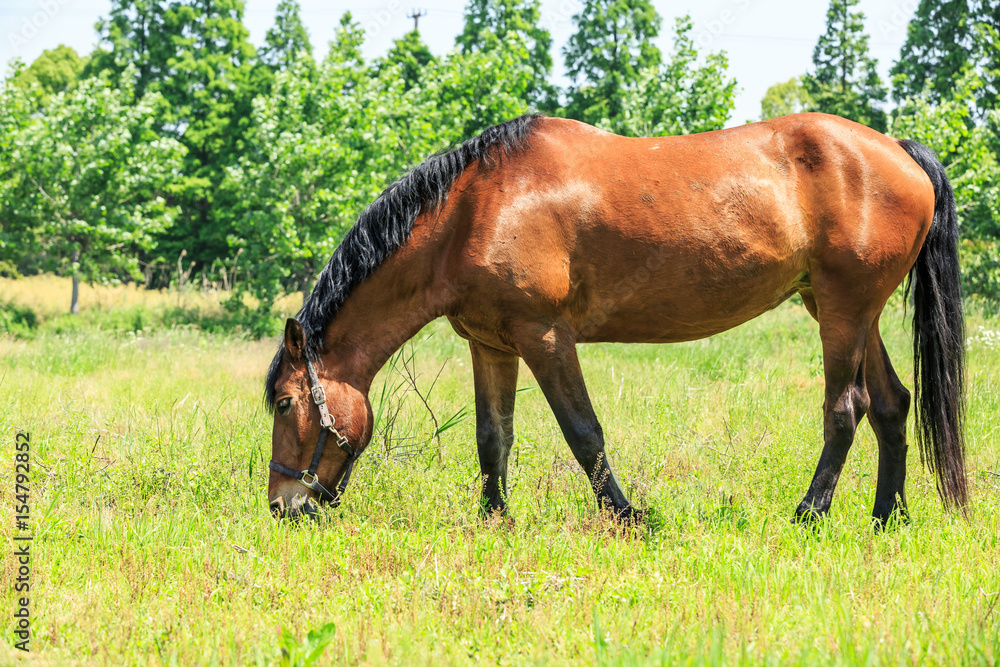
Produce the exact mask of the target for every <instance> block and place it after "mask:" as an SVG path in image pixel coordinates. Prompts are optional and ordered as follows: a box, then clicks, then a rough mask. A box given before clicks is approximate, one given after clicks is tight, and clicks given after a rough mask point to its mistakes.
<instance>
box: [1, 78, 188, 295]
mask: <svg viewBox="0 0 1000 667" xmlns="http://www.w3.org/2000/svg"><path fill="white" fill-rule="evenodd" d="M5 92H6V91H5ZM132 95H133V93H132V90H131V89H130V88H128V87H125V88H118V87H117V86H114V85H112V83H111V82H110V80H109V77H107V76H103V77H99V78H91V79H85V80H83V81H80V82H79V83H78V85H77V86H75V87H73V88H71V89H70V90H68V91H66V92H63V93H59V94H57V95H55V96H54V97H53V98H52V99H51V100H50V102H49V104H48V106H47V108H46V113H45V114H39V115H35V116H32V117H31V118H30V119H29V120H28V121H26V122H25V121H23V120H22V121H21V122H20V124H19V125H20V126H19V127H18V128H16V132H15V133H13V135H12V136H11V135H8V136H7V138H6V139H4V143H5V144H6V146H5V148H6V149H7V150H9V153H8V155H9V162H8V164H9V165H10V170H11V173H9V174H7V178H6V179H5V188H4V197H3V199H2V201H0V221H2V222H3V228H4V232H3V236H4V242H5V245H7V244H13V245H14V246H15V247H18V248H19V249H20V251H21V252H22V253H26V254H28V255H29V256H28V257H21V258H20V259H22V260H25V259H27V260H28V261H29V262H31V263H33V264H35V265H36V266H35V267H34V268H37V269H41V270H47V271H55V272H57V273H60V274H63V275H72V276H73V277H74V278H75V279H79V280H85V281H89V282H107V281H111V280H118V279H123V278H131V279H139V277H140V276H139V274H138V262H137V255H138V252H139V251H142V250H149V249H150V247H151V244H152V241H153V235H154V234H155V233H156V232H160V231H162V230H163V229H165V228H166V227H167V226H168V225H169V224H170V222H171V220H172V218H173V216H174V214H175V212H176V211H175V209H173V208H172V207H170V206H169V205H168V204H167V201H166V196H167V194H168V192H169V190H170V187H171V185H172V184H173V182H174V180H175V178H176V175H177V174H178V173H179V172H180V168H181V158H182V156H183V153H184V149H183V147H182V146H181V145H180V144H179V143H178V142H176V141H174V140H173V139H169V138H164V137H161V136H159V135H158V134H157V133H156V131H155V129H154V124H155V123H154V121H155V113H156V109H157V108H158V105H157V99H156V97H157V95H156V94H155V93H149V94H147V95H145V96H143V98H141V99H140V100H139V101H138V103H133V97H132ZM4 99H5V100H9V101H7V102H6V103H5V104H4V107H5V109H4V110H5V111H6V110H8V109H10V107H11V106H14V107H16V106H17V105H18V101H17V99H16V97H14V98H13V99H11V98H8V96H7V95H4ZM4 134H7V133H6V132H5V133H4Z"/></svg>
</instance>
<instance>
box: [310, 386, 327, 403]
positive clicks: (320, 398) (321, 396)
mask: <svg viewBox="0 0 1000 667" xmlns="http://www.w3.org/2000/svg"><path fill="white" fill-rule="evenodd" d="M309 392H310V393H311V394H312V398H313V403H315V404H316V405H323V404H324V403H326V392H325V391H324V390H323V386H322V385H319V384H314V385H312V386H311V387H309Z"/></svg>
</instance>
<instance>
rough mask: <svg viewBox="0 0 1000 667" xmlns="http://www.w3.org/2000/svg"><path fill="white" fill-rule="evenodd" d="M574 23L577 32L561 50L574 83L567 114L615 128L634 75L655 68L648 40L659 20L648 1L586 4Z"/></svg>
mask: <svg viewBox="0 0 1000 667" xmlns="http://www.w3.org/2000/svg"><path fill="white" fill-rule="evenodd" d="M573 23H574V25H575V26H576V32H574V33H573V35H572V36H571V37H570V38H569V42H568V43H567V44H566V47H565V48H564V49H563V55H564V56H565V59H566V71H567V73H568V74H569V76H570V77H571V78H572V80H573V85H572V86H571V87H570V89H569V104H568V106H567V114H568V115H569V116H570V117H571V118H576V119H578V120H582V121H585V122H588V123H595V124H596V123H599V122H601V121H602V120H604V119H607V120H608V121H610V122H611V123H612V124H614V123H615V122H616V121H617V118H618V116H619V114H621V113H622V105H623V101H624V97H625V94H626V91H627V90H628V89H629V88H631V87H632V86H634V85H635V84H636V82H637V81H638V80H639V73H640V72H642V71H644V70H648V69H649V68H655V67H658V66H659V64H660V58H661V56H660V50H659V48H657V47H656V45H655V44H654V43H653V40H654V38H655V37H656V36H657V35H658V34H659V32H660V24H661V23H662V19H661V18H660V15H659V14H657V12H656V9H655V8H654V7H653V4H652V2H649V1H648V0H585V1H584V3H583V8H582V9H581V10H580V12H579V13H578V14H576V15H575V16H573Z"/></svg>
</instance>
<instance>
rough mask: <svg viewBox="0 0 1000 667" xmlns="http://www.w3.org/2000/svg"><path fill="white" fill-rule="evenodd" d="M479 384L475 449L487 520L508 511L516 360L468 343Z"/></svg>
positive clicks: (477, 386) (479, 345) (493, 350)
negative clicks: (488, 517) (508, 472)
mask: <svg viewBox="0 0 1000 667" xmlns="http://www.w3.org/2000/svg"><path fill="white" fill-rule="evenodd" d="M469 348H470V349H471V350H472V372H473V375H474V376H475V383H476V445H477V447H478V449H479V467H480V470H482V478H483V498H482V505H481V509H482V512H483V514H484V515H486V516H488V515H490V514H492V513H494V512H498V513H506V511H507V457H508V456H509V455H510V448H511V446H512V445H513V444H514V397H515V395H516V393H517V366H518V363H519V362H518V358H517V356H515V355H513V354H510V353H507V352H501V351H499V350H495V349H493V348H490V347H486V346H485V345H482V344H481V343H477V342H475V341H470V342H469Z"/></svg>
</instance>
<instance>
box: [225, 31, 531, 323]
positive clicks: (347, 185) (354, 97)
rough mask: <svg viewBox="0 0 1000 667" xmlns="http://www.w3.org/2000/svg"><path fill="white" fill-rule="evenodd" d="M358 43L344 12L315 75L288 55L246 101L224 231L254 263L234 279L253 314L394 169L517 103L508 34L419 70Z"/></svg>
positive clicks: (519, 109) (524, 53)
mask: <svg viewBox="0 0 1000 667" xmlns="http://www.w3.org/2000/svg"><path fill="white" fill-rule="evenodd" d="M362 41H363V33H362V31H361V28H360V26H358V25H357V24H356V23H354V22H353V21H352V20H351V18H350V15H349V14H348V15H346V16H345V17H344V19H343V20H342V21H341V24H340V26H339V28H338V30H337V33H336V36H335V38H334V40H333V42H332V43H331V48H330V52H329V54H328V56H327V58H326V59H325V60H324V62H323V63H322V64H321V65H320V66H319V68H318V71H317V73H316V77H315V79H311V78H310V77H308V76H305V75H304V74H305V72H304V71H303V69H302V66H301V65H298V64H297V65H295V66H293V67H292V68H291V69H290V70H288V71H285V72H281V73H279V74H278V75H277V76H276V79H275V85H274V87H273V90H272V91H271V93H270V94H269V95H266V96H260V97H258V98H257V99H256V100H255V102H254V109H253V118H252V120H253V123H252V125H251V129H250V131H249V132H248V134H247V141H246V150H245V151H244V154H243V156H242V157H241V158H240V159H239V161H238V162H237V164H236V165H234V166H233V167H231V168H230V169H229V171H228V175H227V180H226V184H225V188H226V189H227V190H228V191H229V193H230V194H231V199H232V201H234V202H235V206H234V208H233V210H232V214H233V222H232V229H233V233H232V234H231V235H230V237H229V241H230V244H231V247H232V248H233V249H234V251H242V254H241V261H244V262H245V266H247V267H248V268H247V270H248V271H252V274H253V275H252V280H249V281H245V282H244V283H243V286H244V287H245V288H246V289H249V290H250V291H251V292H252V293H253V294H254V296H256V297H257V298H258V299H259V302H260V304H261V307H260V311H259V312H260V313H261V314H262V316H266V313H267V312H268V311H269V309H270V305H271V304H272V303H273V302H274V300H275V299H277V298H279V297H280V296H281V295H282V294H284V293H286V292H290V291H293V290H307V289H309V288H310V287H311V286H312V283H313V282H314V280H315V277H316V275H317V274H318V273H319V271H320V270H321V269H322V267H323V266H324V265H325V263H326V261H327V259H328V258H329V256H330V254H331V253H332V252H333V249H334V247H335V246H336V244H337V242H338V241H339V239H340V237H341V236H342V234H343V233H344V232H345V231H346V230H347V229H348V228H349V227H350V226H351V225H352V224H353V222H354V219H355V218H356V217H357V215H358V214H359V213H360V212H361V211H362V210H363V209H364V207H365V206H367V205H368V204H369V203H370V202H371V201H372V200H373V199H375V198H376V197H377V196H378V194H379V193H380V192H381V190H382V189H383V188H384V187H385V186H387V185H388V184H389V183H390V182H392V181H393V180H394V179H395V178H397V177H399V176H400V175H402V174H403V173H404V172H405V171H406V170H407V169H408V168H410V167H412V166H414V165H416V164H418V163H419V162H421V161H422V160H423V159H424V158H425V157H426V156H427V155H429V154H431V153H433V152H436V151H438V150H441V149H444V148H447V147H449V146H452V145H454V144H457V143H459V142H461V141H462V140H464V139H465V138H468V137H469V136H472V135H473V134H475V133H478V132H479V131H481V130H483V129H485V128H486V127H489V126H491V125H494V124H496V123H499V122H502V121H504V120H507V119H509V118H512V117H515V116H518V115H520V114H523V113H524V112H525V111H527V105H526V102H525V97H526V94H527V91H528V90H529V89H530V87H531V85H532V83H533V81H534V79H533V71H532V68H531V67H530V64H529V62H528V59H529V52H528V50H527V48H526V47H525V45H524V44H521V43H520V42H519V40H517V39H515V40H513V41H512V42H511V43H510V44H509V48H507V49H505V50H503V51H500V50H495V51H475V52H470V53H467V54H462V53H458V52H454V53H451V54H449V55H448V56H446V57H444V58H441V59H432V60H429V61H428V62H427V63H426V64H425V65H424V66H423V67H421V68H419V69H417V70H407V68H406V62H405V61H402V62H398V63H393V62H389V61H388V60H382V61H380V62H376V63H367V62H366V61H365V60H364V59H363V58H362V57H361V46H362ZM411 77H413V78H411ZM234 303H235V305H237V306H238V305H239V304H240V303H242V302H238V301H237V302H234Z"/></svg>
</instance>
